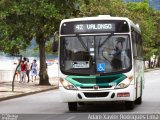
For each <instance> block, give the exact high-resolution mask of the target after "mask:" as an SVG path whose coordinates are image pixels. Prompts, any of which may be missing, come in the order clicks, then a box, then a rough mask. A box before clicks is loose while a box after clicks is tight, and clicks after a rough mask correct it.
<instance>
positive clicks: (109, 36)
mask: <svg viewBox="0 0 160 120" xmlns="http://www.w3.org/2000/svg"><path fill="white" fill-rule="evenodd" d="M113 35H114V33H111V34H110V35H108V37H107V38H106V39H105V40H104V41H103V42H102V43H101V44H99V45H98V54H99V48H100V47H102V45H104V43H105V42H107V40H109V38H111V37H112V36H113Z"/></svg>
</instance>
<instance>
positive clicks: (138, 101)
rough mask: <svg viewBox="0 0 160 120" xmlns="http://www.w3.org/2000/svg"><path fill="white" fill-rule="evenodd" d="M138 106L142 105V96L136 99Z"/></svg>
mask: <svg viewBox="0 0 160 120" xmlns="http://www.w3.org/2000/svg"><path fill="white" fill-rule="evenodd" d="M135 103H136V104H138V105H140V104H141V103H142V96H140V97H139V98H137V99H136V101H135Z"/></svg>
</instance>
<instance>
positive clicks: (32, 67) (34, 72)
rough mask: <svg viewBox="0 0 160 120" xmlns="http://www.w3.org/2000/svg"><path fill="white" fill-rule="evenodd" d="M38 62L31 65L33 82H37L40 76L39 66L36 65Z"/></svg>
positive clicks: (34, 61)
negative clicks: (38, 75)
mask: <svg viewBox="0 0 160 120" xmlns="http://www.w3.org/2000/svg"><path fill="white" fill-rule="evenodd" d="M36 62H37V61H36V60H33V63H32V64H31V74H30V75H31V77H32V82H33V81H34V82H35V81H36V76H37V74H38V65H37V63H36Z"/></svg>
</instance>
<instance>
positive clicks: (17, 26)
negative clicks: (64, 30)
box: [0, 0, 77, 85]
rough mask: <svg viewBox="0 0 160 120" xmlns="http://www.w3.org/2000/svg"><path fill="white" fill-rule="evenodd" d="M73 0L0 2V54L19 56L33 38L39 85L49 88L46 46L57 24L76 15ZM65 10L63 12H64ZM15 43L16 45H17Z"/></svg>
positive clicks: (13, 0) (56, 28)
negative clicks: (38, 62)
mask: <svg viewBox="0 0 160 120" xmlns="http://www.w3.org/2000/svg"><path fill="white" fill-rule="evenodd" d="M75 1H76V0H72V1H70V0H12V1H10V0H6V1H4V0H3V1H1V2H0V31H1V35H0V40H1V41H0V43H1V44H2V45H3V46H2V47H0V50H3V51H5V52H7V53H10V54H18V53H19V50H21V49H25V48H26V47H27V45H29V43H30V41H31V40H32V39H33V38H35V39H36V42H37V43H38V45H39V53H40V72H39V76H40V83H39V84H40V85H49V79H48V74H47V71H46V59H45V43H46V41H47V40H49V38H50V37H51V36H53V34H54V32H55V31H57V30H58V27H59V23H60V20H61V19H63V18H67V17H70V16H72V15H74V14H76V12H77V8H76V7H75V6H76V4H75V3H76V2H75ZM64 8H65V9H64ZM17 43H18V44H17Z"/></svg>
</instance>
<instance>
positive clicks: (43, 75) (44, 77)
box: [39, 40, 50, 85]
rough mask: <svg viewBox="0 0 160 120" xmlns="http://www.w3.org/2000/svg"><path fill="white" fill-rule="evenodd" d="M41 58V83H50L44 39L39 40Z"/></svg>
mask: <svg viewBox="0 0 160 120" xmlns="http://www.w3.org/2000/svg"><path fill="white" fill-rule="evenodd" d="M39 58H40V71H39V77H40V81H39V85H50V83H49V77H48V73H47V70H46V56H45V41H43V40H42V41H41V42H39Z"/></svg>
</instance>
